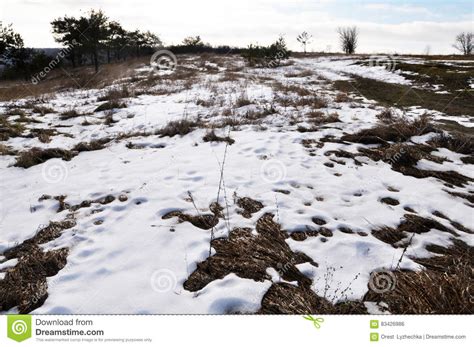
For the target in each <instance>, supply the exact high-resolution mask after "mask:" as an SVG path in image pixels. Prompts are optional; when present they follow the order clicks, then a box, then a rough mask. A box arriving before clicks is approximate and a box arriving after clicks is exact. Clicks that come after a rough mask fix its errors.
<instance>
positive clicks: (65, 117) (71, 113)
mask: <svg viewBox="0 0 474 347" xmlns="http://www.w3.org/2000/svg"><path fill="white" fill-rule="evenodd" d="M81 116H83V114H82V113H79V112H77V111H76V110H74V109H70V110H67V111H64V112H62V113H61V115H60V117H59V118H60V119H61V120H68V119H71V118H77V117H81Z"/></svg>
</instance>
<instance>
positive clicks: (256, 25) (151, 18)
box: [0, 0, 472, 54]
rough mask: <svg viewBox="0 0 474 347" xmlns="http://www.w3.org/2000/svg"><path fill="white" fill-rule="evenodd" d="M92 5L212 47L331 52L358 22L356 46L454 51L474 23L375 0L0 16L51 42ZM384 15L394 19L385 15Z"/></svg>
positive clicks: (39, 2) (191, 2) (19, 1)
mask: <svg viewBox="0 0 474 347" xmlns="http://www.w3.org/2000/svg"><path fill="white" fill-rule="evenodd" d="M426 6H427V7H429V5H426ZM463 6H464V5H463ZM91 8H96V9H97V8H101V9H103V10H104V11H105V13H106V14H107V15H108V16H109V17H110V18H111V19H113V20H118V21H120V22H121V23H122V24H123V26H124V27H125V28H127V29H129V30H133V29H136V28H139V29H143V30H148V29H149V30H151V31H153V32H155V33H157V34H158V35H159V36H160V37H161V38H162V40H163V41H164V42H165V43H167V44H172V43H179V42H181V41H182V40H183V38H184V37H186V36H189V35H200V36H201V37H202V38H203V40H205V41H207V42H209V43H211V44H213V45H219V44H230V45H236V46H247V45H248V44H249V43H256V42H258V43H261V44H267V43H270V42H272V41H273V40H275V39H276V38H277V36H278V35H279V34H284V35H285V37H286V39H287V42H288V45H289V47H290V48H291V49H299V48H300V47H299V45H298V43H297V41H296V36H297V35H298V34H299V33H301V32H302V31H308V32H310V33H311V34H312V35H313V37H314V38H313V42H312V44H311V47H309V48H310V49H313V50H315V51H320V50H327V48H328V46H331V50H332V51H336V50H339V49H338V38H337V34H336V28H337V27H338V26H344V25H357V26H358V27H359V29H360V33H361V34H360V40H359V41H360V45H359V49H358V50H359V51H360V52H367V53H372V52H399V53H422V52H423V51H424V49H425V48H426V46H428V45H429V46H431V52H432V53H440V54H446V53H453V52H454V51H453V49H452V47H451V44H452V41H453V39H454V37H455V36H456V34H457V33H458V32H461V31H466V30H471V28H472V21H471V20H472V6H471V7H469V6H468V7H467V8H466V11H462V10H459V12H460V13H461V12H462V16H461V14H459V16H458V17H459V18H456V20H454V19H453V18H452V16H456V15H457V14H453V13H452V12H449V11H442V10H441V7H436V6H434V7H433V6H431V7H429V8H425V7H420V6H414V5H410V4H407V3H405V4H403V5H394V3H393V2H384V1H381V0H380V1H377V2H371V3H365V4H364V3H362V4H361V3H360V2H348V1H333V0H324V1H310V0H280V1H277V0H240V1H222V0H221V1H212V0H200V1H195V0H173V1H153V0H135V1H133V2H125V1H118V0H95V1H92V0H62V1H59V0H2V13H1V14H0V20H3V21H5V22H7V23H13V25H14V27H15V29H16V30H17V31H18V32H20V34H21V35H22V36H23V37H24V40H25V43H26V44H27V45H30V46H34V47H57V44H56V43H55V42H54V40H53V37H52V35H51V26H50V22H51V20H52V19H54V18H56V17H59V16H64V15H65V14H68V15H73V16H77V15H80V14H81V13H83V12H84V11H87V10H89V9H91ZM81 10H82V12H81ZM374 11H377V13H376V14H375V15H374ZM380 12H382V14H384V15H382V14H381V13H380ZM448 12H449V13H448ZM25 13H32V14H35V15H31V16H25V15H24V14H25ZM466 13H471V16H466ZM344 14H345V15H344ZM385 14H386V15H387V16H390V18H392V17H395V18H396V19H397V20H396V21H389V20H388V19H385ZM448 15H449V16H451V17H447V16H448Z"/></svg>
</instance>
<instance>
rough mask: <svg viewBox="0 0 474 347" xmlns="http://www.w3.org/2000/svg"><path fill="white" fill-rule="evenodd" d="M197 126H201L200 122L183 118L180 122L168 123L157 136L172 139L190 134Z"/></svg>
mask: <svg viewBox="0 0 474 347" xmlns="http://www.w3.org/2000/svg"><path fill="white" fill-rule="evenodd" d="M199 125H202V124H201V121H200V120H199V119H198V120H194V119H189V118H183V119H180V120H173V121H170V122H168V124H166V125H165V126H164V127H163V128H161V129H160V130H159V131H158V134H159V135H160V136H161V137H165V136H169V137H173V136H176V135H181V136H183V135H187V134H189V133H190V132H192V131H194V130H195V129H196V128H197V127H198V126H199Z"/></svg>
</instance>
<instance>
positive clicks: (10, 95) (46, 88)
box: [0, 57, 150, 101]
mask: <svg viewBox="0 0 474 347" xmlns="http://www.w3.org/2000/svg"><path fill="white" fill-rule="evenodd" d="M149 61H150V57H140V58H138V59H131V60H128V61H126V62H117V63H111V64H104V65H101V66H100V71H99V73H97V74H96V73H95V71H94V67H91V66H87V67H78V68H75V69H73V68H68V69H67V70H62V69H56V70H54V71H52V72H50V73H49V74H48V76H47V78H46V79H45V80H43V81H41V82H39V83H38V84H32V83H29V82H24V81H5V82H2V83H0V101H11V100H19V99H23V98H26V97H33V98H36V99H42V98H44V97H45V95H48V94H51V93H57V92H60V91H66V90H70V89H92V88H104V87H106V86H109V85H113V84H114V82H116V81H117V80H118V79H121V78H128V77H132V76H134V75H135V73H136V72H135V69H136V68H137V67H139V66H142V65H143V64H146V63H148V62H149Z"/></svg>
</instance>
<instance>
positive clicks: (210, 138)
mask: <svg viewBox="0 0 474 347" xmlns="http://www.w3.org/2000/svg"><path fill="white" fill-rule="evenodd" d="M202 139H203V141H204V142H226V143H228V144H229V145H232V144H233V143H234V142H235V140H234V139H232V138H230V137H229V136H225V137H223V136H218V135H217V134H216V133H215V132H214V130H212V131H209V132H207V133H206V135H204V137H203V138H202Z"/></svg>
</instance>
